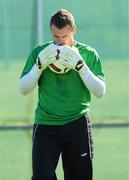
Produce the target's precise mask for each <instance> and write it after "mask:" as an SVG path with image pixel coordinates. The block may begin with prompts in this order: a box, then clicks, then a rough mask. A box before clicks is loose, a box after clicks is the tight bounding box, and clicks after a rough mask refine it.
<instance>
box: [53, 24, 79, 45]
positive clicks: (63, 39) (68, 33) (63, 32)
mask: <svg viewBox="0 0 129 180" xmlns="http://www.w3.org/2000/svg"><path fill="white" fill-rule="evenodd" d="M75 31H76V27H70V25H67V26H65V27H64V28H62V29H58V28H57V27H56V26H55V25H52V26H51V32H52V38H53V41H54V42H55V43H56V44H58V45H64V44H65V45H68V46H73V43H74V39H73V36H74V33H75Z"/></svg>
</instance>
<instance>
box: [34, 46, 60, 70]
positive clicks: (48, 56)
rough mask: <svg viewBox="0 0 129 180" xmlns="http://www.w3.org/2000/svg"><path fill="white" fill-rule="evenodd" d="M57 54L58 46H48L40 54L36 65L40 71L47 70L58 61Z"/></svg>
mask: <svg viewBox="0 0 129 180" xmlns="http://www.w3.org/2000/svg"><path fill="white" fill-rule="evenodd" d="M57 54H58V52H57V46H56V45H54V44H50V45H48V46H47V47H46V48H44V49H43V50H42V51H41V52H40V53H39V54H38V57H37V59H36V65H37V66H38V68H39V69H42V70H44V69H46V67H47V66H48V65H49V64H51V63H54V62H55V61H56V57H57Z"/></svg>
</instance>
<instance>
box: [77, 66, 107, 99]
mask: <svg viewBox="0 0 129 180" xmlns="http://www.w3.org/2000/svg"><path fill="white" fill-rule="evenodd" d="M79 75H80V77H81V79H82V80H83V82H84V84H85V85H86V87H87V88H88V89H89V90H90V91H91V92H92V93H93V94H94V95H95V96H96V97H98V98H100V97H102V96H103V95H104V94H105V90H106V85H105V82H104V81H103V80H102V79H100V78H99V77H97V76H95V75H94V74H93V73H92V71H91V70H90V69H89V68H88V66H87V65H85V64H84V65H83V67H82V68H81V69H80V70H79Z"/></svg>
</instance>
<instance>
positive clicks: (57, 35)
mask: <svg viewBox="0 0 129 180" xmlns="http://www.w3.org/2000/svg"><path fill="white" fill-rule="evenodd" d="M53 36H55V37H57V38H59V37H60V36H58V35H56V34H53ZM66 36H67V34H65V35H63V36H62V37H66Z"/></svg>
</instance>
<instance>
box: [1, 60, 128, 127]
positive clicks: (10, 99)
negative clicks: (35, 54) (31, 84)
mask: <svg viewBox="0 0 129 180" xmlns="http://www.w3.org/2000/svg"><path fill="white" fill-rule="evenodd" d="M23 64H24V63H18V62H17V63H16V62H12V63H11V64H10V67H9V68H8V70H7V68H6V65H0V83H1V87H2V88H0V95H1V98H0V109H1V113H0V124H1V123H6V122H7V121H5V120H8V121H9V120H16V121H17V120H25V121H29V120H30V123H32V122H33V117H34V109H35V107H36V99H37V91H36V90H34V91H33V92H32V93H30V94H29V95H28V96H25V97H24V96H22V95H21V94H20V93H19V92H18V79H19V76H20V74H21V71H22V69H23ZM103 66H104V70H105V76H106V84H107V91H106V95H105V96H104V97H103V98H101V99H97V98H95V97H92V104H91V114H92V116H93V119H94V121H98V120H99V121H104V120H107V119H108V120H110V119H115V121H116V120H119V119H120V120H125V121H127V120H129V112H128V109H129V62H128V61H126V60H121V61H120V60H105V61H103Z"/></svg>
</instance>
